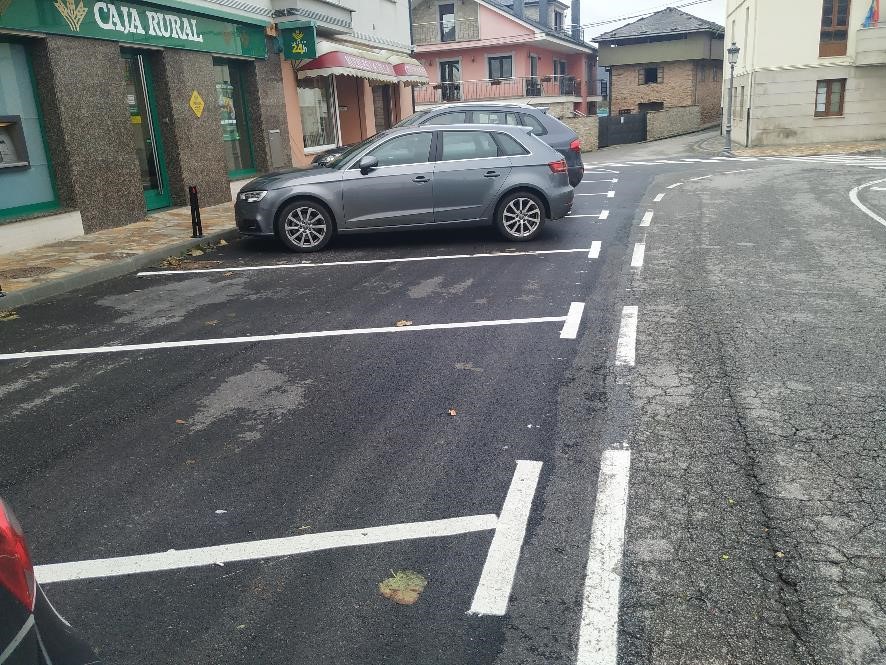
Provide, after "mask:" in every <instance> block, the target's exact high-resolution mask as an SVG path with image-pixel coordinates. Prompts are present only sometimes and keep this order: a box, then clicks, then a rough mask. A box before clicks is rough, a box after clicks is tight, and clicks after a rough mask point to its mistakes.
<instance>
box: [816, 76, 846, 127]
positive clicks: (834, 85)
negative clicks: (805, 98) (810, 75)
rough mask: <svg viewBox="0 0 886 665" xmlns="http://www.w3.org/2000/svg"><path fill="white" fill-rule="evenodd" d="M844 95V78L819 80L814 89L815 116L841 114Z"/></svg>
mask: <svg viewBox="0 0 886 665" xmlns="http://www.w3.org/2000/svg"><path fill="white" fill-rule="evenodd" d="M845 95H846V79H829V80H824V81H819V82H818V86H817V88H816V91H815V115H816V117H819V118H821V117H827V116H834V115H843V102H844V100H845Z"/></svg>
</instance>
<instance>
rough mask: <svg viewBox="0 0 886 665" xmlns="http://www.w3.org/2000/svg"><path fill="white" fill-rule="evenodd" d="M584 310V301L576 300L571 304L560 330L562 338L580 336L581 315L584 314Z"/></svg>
mask: <svg viewBox="0 0 886 665" xmlns="http://www.w3.org/2000/svg"><path fill="white" fill-rule="evenodd" d="M584 311H585V305H584V303H583V302H574V303H572V304H571V305H569V312H568V313H567V314H566V321H565V322H564V323H563V328H562V329H561V330H560V339H575V338H576V337H577V336H578V326H579V324H580V323H581V315H582V314H584Z"/></svg>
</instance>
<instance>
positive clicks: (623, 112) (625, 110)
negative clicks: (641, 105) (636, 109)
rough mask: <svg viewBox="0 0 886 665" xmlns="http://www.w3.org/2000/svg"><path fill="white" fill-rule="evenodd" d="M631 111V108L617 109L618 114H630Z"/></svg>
mask: <svg viewBox="0 0 886 665" xmlns="http://www.w3.org/2000/svg"><path fill="white" fill-rule="evenodd" d="M631 113H633V109H619V111H618V114H619V115H631Z"/></svg>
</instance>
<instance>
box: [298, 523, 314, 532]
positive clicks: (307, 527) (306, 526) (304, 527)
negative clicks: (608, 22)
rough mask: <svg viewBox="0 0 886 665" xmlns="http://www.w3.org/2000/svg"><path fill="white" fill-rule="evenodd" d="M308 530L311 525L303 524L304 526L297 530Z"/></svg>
mask: <svg viewBox="0 0 886 665" xmlns="http://www.w3.org/2000/svg"><path fill="white" fill-rule="evenodd" d="M310 528H311V525H310V524H305V525H304V526H300V527H298V530H299V531H304V530H305V529H310Z"/></svg>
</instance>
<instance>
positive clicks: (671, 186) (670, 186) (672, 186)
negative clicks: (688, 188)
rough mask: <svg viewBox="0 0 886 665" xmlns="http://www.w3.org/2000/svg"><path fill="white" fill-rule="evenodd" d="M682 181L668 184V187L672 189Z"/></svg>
mask: <svg viewBox="0 0 886 665" xmlns="http://www.w3.org/2000/svg"><path fill="white" fill-rule="evenodd" d="M682 184H683V183H682V182H675V183H674V184H673V185H668V189H673V188H674V187H679V186H680V185H682Z"/></svg>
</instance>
